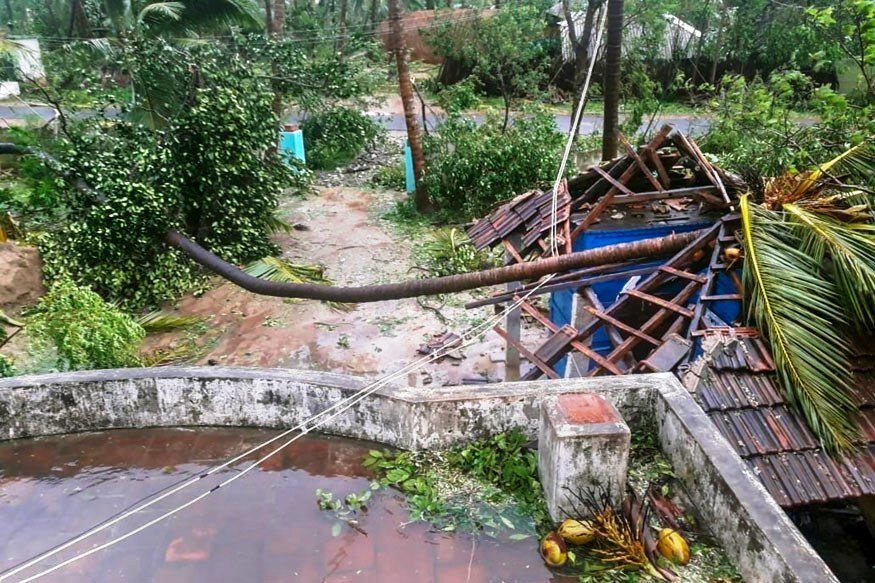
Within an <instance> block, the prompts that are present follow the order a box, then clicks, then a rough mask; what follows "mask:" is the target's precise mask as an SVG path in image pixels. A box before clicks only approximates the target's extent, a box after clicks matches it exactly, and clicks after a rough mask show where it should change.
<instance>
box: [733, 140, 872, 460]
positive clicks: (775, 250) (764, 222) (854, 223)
mask: <svg viewBox="0 0 875 583" xmlns="http://www.w3.org/2000/svg"><path fill="white" fill-rule="evenodd" d="M873 171H875V148H873V146H872V145H870V144H865V143H864V144H861V145H859V146H856V147H854V148H851V149H850V150H848V151H846V152H845V153H843V154H842V155H840V156H838V157H837V158H835V159H834V160H832V161H830V162H828V163H826V164H823V165H822V166H820V167H818V168H816V169H815V170H812V171H810V172H806V173H803V174H799V175H789V174H788V175H784V176H781V177H778V178H775V179H772V180H770V181H769V182H768V183H767V184H765V186H764V188H762V189H761V192H760V193H759V195H754V194H748V195H745V196H744V197H743V198H742V201H741V212H742V230H743V236H744V249H745V262H744V284H745V288H746V289H747V290H748V293H749V296H750V302H749V305H748V310H749V316H750V318H751V319H752V320H754V321H755V322H756V324H757V325H758V327H759V328H760V330H761V331H762V333H763V334H764V335H765V337H766V338H767V339H768V341H769V343H770V345H771V348H772V353H773V356H774V361H775V367H776V369H777V372H778V377H779V379H780V381H781V384H782V386H783V388H784V391H785V394H786V396H787V398H788V400H789V401H790V402H791V403H792V404H793V405H794V406H795V407H796V408H797V409H798V410H799V411H800V413H801V414H802V415H803V416H804V418H805V419H806V421H807V422H808V425H809V427H810V428H811V429H812V430H813V431H814V433H815V434H816V435H817V436H818V438H819V439H820V441H821V443H822V444H823V446H824V447H825V448H826V449H828V450H829V451H832V452H842V451H846V450H848V449H849V448H851V447H852V446H853V444H854V442H855V440H856V439H857V437H858V434H859V429H858V427H857V424H856V422H855V421H854V418H853V415H854V413H855V412H856V406H855V404H854V402H853V400H852V398H851V393H850V386H851V381H852V379H851V364H850V358H851V346H850V343H849V341H848V337H849V335H850V334H851V333H852V332H857V333H863V334H869V333H872V332H873V331H875V195H873V192H875V191H873V190H871V189H869V188H867V187H863V186H853V187H849V186H846V184H845V183H844V182H843V181H840V180H839V179H838V178H836V177H835V175H834V173H835V174H841V173H846V176H849V177H850V176H858V177H859V178H860V179H862V180H863V181H865V180H869V181H871V176H872V174H873ZM755 198H758V199H759V200H755Z"/></svg>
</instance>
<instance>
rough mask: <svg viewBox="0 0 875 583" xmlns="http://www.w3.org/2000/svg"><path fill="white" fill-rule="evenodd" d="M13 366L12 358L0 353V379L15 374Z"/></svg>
mask: <svg viewBox="0 0 875 583" xmlns="http://www.w3.org/2000/svg"><path fill="white" fill-rule="evenodd" d="M15 374H16V373H15V366H14V365H13V364H12V359H10V358H9V357H7V356H3V355H2V354H0V379H2V378H6V377H12V376H15Z"/></svg>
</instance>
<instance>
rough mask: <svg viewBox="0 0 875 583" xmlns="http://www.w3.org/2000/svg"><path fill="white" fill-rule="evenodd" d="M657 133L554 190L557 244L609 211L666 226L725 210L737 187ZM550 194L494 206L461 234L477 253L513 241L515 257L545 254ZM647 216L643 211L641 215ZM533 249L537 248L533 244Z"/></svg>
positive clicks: (683, 140) (667, 131) (691, 150)
mask: <svg viewBox="0 0 875 583" xmlns="http://www.w3.org/2000/svg"><path fill="white" fill-rule="evenodd" d="M671 132H672V129H671V128H670V127H669V126H666V127H664V128H662V130H661V131H660V132H659V133H657V135H656V136H655V137H654V139H653V140H651V141H650V143H648V144H647V145H645V146H641V147H640V148H638V149H637V150H635V149H634V148H632V146H631V145H629V144H628V143H626V151H627V154H626V156H623V157H621V158H617V159H615V160H610V161H607V162H603V163H601V164H599V165H597V166H593V167H592V168H590V169H589V170H586V171H584V172H581V173H580V174H578V175H577V176H575V177H573V178H570V179H569V180H568V181H567V182H566V183H564V184H563V185H562V186H561V187H560V189H561V190H560V192H559V196H558V204H557V206H558V216H557V218H556V222H557V226H559V228H558V229H557V230H558V232H559V237H560V238H561V241H560V243H562V244H565V243H566V242H567V243H568V244H569V245H570V241H571V240H572V239H574V238H575V237H576V236H577V235H578V234H579V233H580V232H581V231H582V230H583V229H585V228H588V227H590V226H592V225H596V224H597V223H599V222H600V221H601V220H602V215H604V214H605V211H606V210H608V209H609V208H610V209H612V211H613V212H612V213H609V215H610V214H615V213H616V212H617V211H618V210H622V211H623V212H622V213H621V214H623V215H628V214H633V215H634V214H639V215H642V216H643V215H647V214H649V215H652V216H650V217H648V218H647V219H646V220H647V221H650V222H660V223H666V224H670V223H671V222H672V221H678V220H681V219H683V218H684V217H686V216H687V215H688V213H689V212H690V210H691V209H700V208H704V209H705V210H706V211H712V212H714V213H715V214H714V216H713V217H712V218H713V219H717V218H719V216H720V215H721V214H722V213H723V212H725V209H726V208H727V207H728V206H729V205H728V203H727V199H728V196H727V194H726V193H727V192H731V191H732V189H733V186H734V185H735V184H736V180H735V179H734V178H733V177H732V176H731V175H729V174H727V173H725V172H723V171H722V170H720V169H719V168H716V167H714V166H711V165H710V164H709V163H708V162H707V160H706V159H705V158H704V157H703V156H702V154H701V151H699V149H698V146H696V145H695V142H693V141H692V140H691V139H690V138H687V137H685V136H684V135H683V134H672V133H671ZM551 205H552V190H551V191H548V192H542V191H540V190H533V191H530V192H527V193H525V194H522V195H520V196H517V197H516V198H514V199H513V200H511V201H509V202H507V203H505V204H503V205H501V206H500V207H498V208H497V209H496V210H494V211H493V212H492V213H490V214H489V215H487V216H485V217H483V218H481V219H479V220H478V221H476V222H475V223H473V224H472V225H470V226H469V227H468V229H467V232H468V236H469V237H470V238H471V240H472V241H473V243H474V246H475V247H477V248H478V249H483V248H485V247H493V246H495V245H497V244H501V243H503V244H504V245H505V246H507V245H508V243H509V242H510V240H511V239H517V241H516V243H515V245H514V248H515V250H516V252H518V253H519V254H520V255H521V256H522V255H525V254H526V253H528V252H529V251H532V250H534V251H536V252H540V251H541V250H543V249H547V248H548V246H547V242H546V240H545V237H546V236H547V234H548V233H549V231H550V229H551V227H552V225H551V224H550V216H551V213H550V210H551ZM645 211H646V212H645ZM595 228H598V227H595ZM536 244H537V245H536Z"/></svg>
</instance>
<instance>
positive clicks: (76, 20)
mask: <svg viewBox="0 0 875 583" xmlns="http://www.w3.org/2000/svg"><path fill="white" fill-rule="evenodd" d="M74 31H75V32H78V33H79V38H90V37H91V23H90V22H88V15H87V14H86V13H85V8H84V7H83V6H82V1H81V0H73V2H72V3H71V4H70V32H69V35H68V36H70V37H71V38H72V37H73V32H74Z"/></svg>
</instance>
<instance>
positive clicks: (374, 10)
mask: <svg viewBox="0 0 875 583" xmlns="http://www.w3.org/2000/svg"><path fill="white" fill-rule="evenodd" d="M379 9H380V0H371V9H370V15H369V16H368V21H369V22H370V23H371V29H372V30H376V29H377V25H378V24H379V22H377V16H378V12H379Z"/></svg>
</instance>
